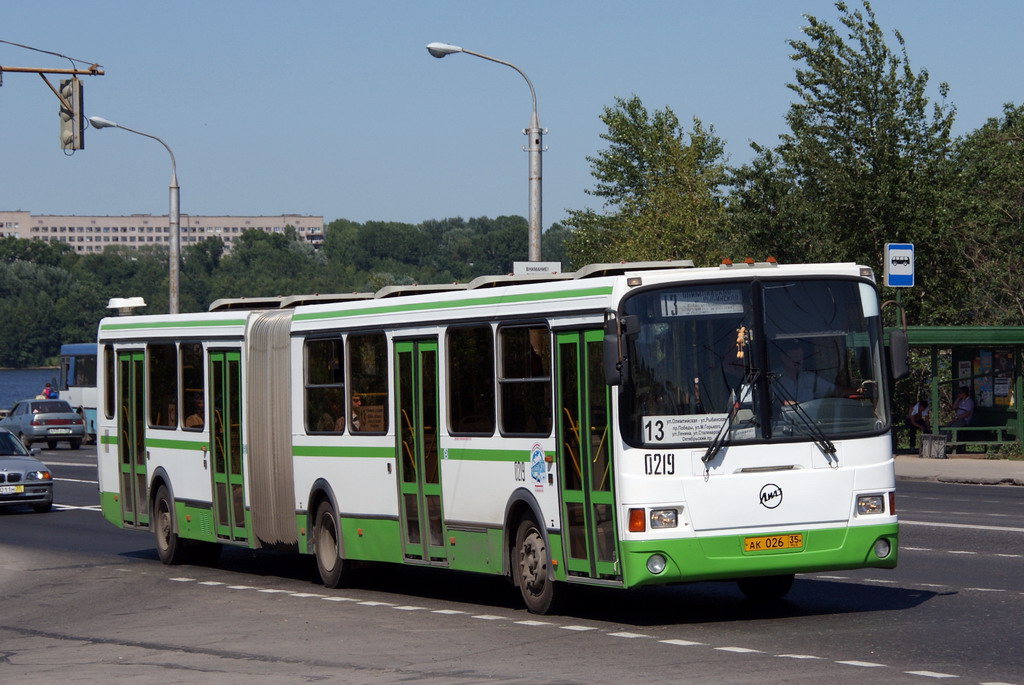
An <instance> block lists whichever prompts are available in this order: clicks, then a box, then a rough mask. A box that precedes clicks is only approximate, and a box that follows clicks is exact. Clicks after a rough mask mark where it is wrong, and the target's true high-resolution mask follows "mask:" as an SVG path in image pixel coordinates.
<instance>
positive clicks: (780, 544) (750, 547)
mask: <svg viewBox="0 0 1024 685" xmlns="http://www.w3.org/2000/svg"><path fill="white" fill-rule="evenodd" d="M803 546H804V536H803V535H802V534H801V533H793V534H791V535H761V536H759V537H756V538H743V551H744V552H770V551H772V550H776V549H797V548H800V547H803Z"/></svg>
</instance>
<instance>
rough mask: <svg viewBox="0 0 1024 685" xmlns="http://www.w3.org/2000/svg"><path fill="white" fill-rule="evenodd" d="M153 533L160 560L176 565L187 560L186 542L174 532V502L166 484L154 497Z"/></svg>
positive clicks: (169, 564) (158, 489)
mask: <svg viewBox="0 0 1024 685" xmlns="http://www.w3.org/2000/svg"><path fill="white" fill-rule="evenodd" d="M153 535H154V536H155V537H156V553H157V554H158V555H159V556H160V561H162V562H163V563H165V564H167V565H168V566H174V565H177V564H181V563H184V561H185V556H186V554H185V544H184V541H183V540H181V539H180V538H178V534H177V533H175V532H174V502H173V500H171V495H170V493H169V492H168V491H167V486H166V485H161V486H160V487H159V488H157V491H156V497H155V498H153Z"/></svg>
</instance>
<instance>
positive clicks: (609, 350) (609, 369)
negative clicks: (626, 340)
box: [604, 319, 622, 385]
mask: <svg viewBox="0 0 1024 685" xmlns="http://www.w3.org/2000/svg"><path fill="white" fill-rule="evenodd" d="M618 329H619V326H618V323H617V322H616V320H615V319H608V320H607V321H605V322H604V382H605V383H607V384H608V385H619V384H620V383H622V359H621V358H620V357H619V330H618Z"/></svg>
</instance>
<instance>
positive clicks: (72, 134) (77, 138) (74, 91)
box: [0, 64, 103, 150]
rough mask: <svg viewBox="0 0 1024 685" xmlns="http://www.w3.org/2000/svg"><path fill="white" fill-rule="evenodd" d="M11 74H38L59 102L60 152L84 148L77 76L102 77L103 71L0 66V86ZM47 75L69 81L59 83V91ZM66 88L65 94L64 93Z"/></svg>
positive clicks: (97, 66)
mask: <svg viewBox="0 0 1024 685" xmlns="http://www.w3.org/2000/svg"><path fill="white" fill-rule="evenodd" d="M5 73H12V74H19V73H20V74H39V78H41V79H43V82H44V83H46V85H47V86H49V87H50V90H52V91H53V94H54V95H56V96H57V99H58V100H60V116H61V125H60V147H61V149H62V150H81V149H83V148H84V147H85V137H84V135H83V133H82V132H83V130H84V129H83V121H84V120H85V116H84V113H83V112H82V84H81V82H80V81H79V80H78V76H103V70H102V69H100V68H99V65H98V64H93V65H91V66H90V67H89V68H88V69H39V68H37V67H4V66H0V85H3V75H4V74H5ZM47 74H67V75H70V76H71V79H68V80H67V81H63V82H62V83H61V88H60V90H57V89H56V88H54V87H53V84H52V83H50V81H49V79H47V78H46V75H47ZM65 87H67V92H64V91H65Z"/></svg>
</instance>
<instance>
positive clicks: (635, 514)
mask: <svg viewBox="0 0 1024 685" xmlns="http://www.w3.org/2000/svg"><path fill="white" fill-rule="evenodd" d="M645 513H646V512H645V511H644V510H643V509H630V510H629V532H630V533H643V532H644V531H646V530H647V517H646V516H645Z"/></svg>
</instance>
